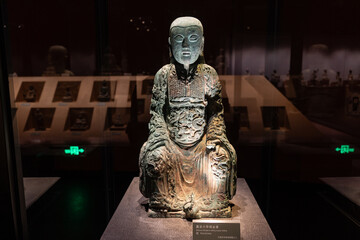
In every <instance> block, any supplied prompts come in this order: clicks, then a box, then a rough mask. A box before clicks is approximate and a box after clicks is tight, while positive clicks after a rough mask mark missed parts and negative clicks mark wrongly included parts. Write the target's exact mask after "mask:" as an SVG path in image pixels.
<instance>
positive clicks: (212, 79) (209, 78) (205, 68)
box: [201, 63, 221, 97]
mask: <svg viewBox="0 0 360 240" xmlns="http://www.w3.org/2000/svg"><path fill="white" fill-rule="evenodd" d="M201 69H202V72H203V74H204V77H205V79H206V94H207V95H209V96H211V97H214V96H215V95H217V94H219V93H220V92H221V84H220V81H219V77H218V75H217V72H216V70H215V69H214V68H213V67H212V66H210V65H207V64H205V63H204V64H201Z"/></svg>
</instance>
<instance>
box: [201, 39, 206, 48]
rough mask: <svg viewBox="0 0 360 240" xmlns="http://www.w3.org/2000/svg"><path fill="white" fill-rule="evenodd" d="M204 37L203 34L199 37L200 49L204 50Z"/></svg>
mask: <svg viewBox="0 0 360 240" xmlns="http://www.w3.org/2000/svg"><path fill="white" fill-rule="evenodd" d="M204 44H205V37H204V36H203V37H202V39H201V51H204Z"/></svg>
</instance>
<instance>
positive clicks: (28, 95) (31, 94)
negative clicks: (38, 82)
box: [24, 85, 36, 102]
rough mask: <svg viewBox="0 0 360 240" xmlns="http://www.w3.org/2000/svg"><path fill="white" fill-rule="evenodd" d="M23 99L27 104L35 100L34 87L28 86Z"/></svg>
mask: <svg viewBox="0 0 360 240" xmlns="http://www.w3.org/2000/svg"><path fill="white" fill-rule="evenodd" d="M24 99H25V101H27V102H35V100H36V91H35V88H34V86H32V85H30V86H29V89H28V90H27V91H26V93H25V94H24Z"/></svg>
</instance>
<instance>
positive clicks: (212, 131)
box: [139, 64, 237, 218]
mask: <svg viewBox="0 0 360 240" xmlns="http://www.w3.org/2000/svg"><path fill="white" fill-rule="evenodd" d="M193 71H194V72H193V74H192V75H191V76H190V77H188V78H187V79H185V81H184V79H179V78H178V76H177V72H176V68H175V65H174V64H168V65H165V66H164V67H162V68H161V69H160V70H159V71H158V72H157V74H156V75H155V80H154V86H153V96H152V99H151V106H150V114H151V120H150V123H149V130H150V134H149V138H148V141H147V142H145V143H144V145H143V147H142V149H141V152H140V159H139V165H140V191H141V193H142V194H143V195H144V196H145V197H148V198H149V208H150V210H151V211H152V212H153V213H155V214H153V215H152V216H153V217H190V218H199V217H230V216H231V210H230V211H229V200H230V199H231V198H232V197H233V196H234V195H235V192H236V162H237V158H236V153H235V150H234V148H233V147H232V146H231V144H230V143H229V141H228V139H227V138H226V131H225V124H224V119H223V115H224V112H223V111H224V110H223V105H222V100H221V84H220V82H219V79H218V76H217V74H216V71H215V70H214V69H213V68H212V67H211V66H209V65H206V64H196V66H194V68H193ZM211 142H212V143H214V144H213V146H212V147H213V148H209V147H207V145H209V143H211ZM156 213H161V214H156Z"/></svg>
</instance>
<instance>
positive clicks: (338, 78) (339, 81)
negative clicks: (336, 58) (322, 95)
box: [335, 72, 342, 85]
mask: <svg viewBox="0 0 360 240" xmlns="http://www.w3.org/2000/svg"><path fill="white" fill-rule="evenodd" d="M335 80H336V82H338V83H339V85H341V80H342V79H341V76H340V72H336V77H335Z"/></svg>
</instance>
